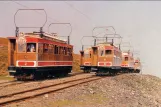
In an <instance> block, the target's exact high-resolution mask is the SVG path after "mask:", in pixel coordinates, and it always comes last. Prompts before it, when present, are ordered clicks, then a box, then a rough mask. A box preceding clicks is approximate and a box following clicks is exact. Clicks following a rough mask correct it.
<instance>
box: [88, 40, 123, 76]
mask: <svg viewBox="0 0 161 107" xmlns="http://www.w3.org/2000/svg"><path fill="white" fill-rule="evenodd" d="M93 49H94V51H95V52H94V54H95V60H93V61H94V62H93V63H95V66H92V68H91V69H92V70H94V71H96V75H115V74H117V73H118V72H119V71H120V70H121V61H122V56H121V51H120V49H119V48H118V47H116V46H114V45H113V43H111V44H110V43H101V44H98V45H97V46H96V47H93Z"/></svg>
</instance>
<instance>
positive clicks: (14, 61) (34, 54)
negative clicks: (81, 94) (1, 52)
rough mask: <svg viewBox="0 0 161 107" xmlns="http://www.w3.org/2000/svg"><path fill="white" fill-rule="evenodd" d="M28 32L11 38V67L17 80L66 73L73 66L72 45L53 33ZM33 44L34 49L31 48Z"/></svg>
mask: <svg viewBox="0 0 161 107" xmlns="http://www.w3.org/2000/svg"><path fill="white" fill-rule="evenodd" d="M41 36H42V35H41V34H35V33H30V34H29V33H28V34H27V33H26V34H23V35H22V36H19V37H8V39H9V42H8V47H9V48H8V58H9V60H8V65H9V67H8V70H9V72H10V74H13V75H14V76H15V77H16V78H17V79H22V78H29V79H34V78H43V77H48V76H58V75H61V74H64V75H67V74H68V73H69V72H71V69H72V61H73V57H72V53H73V46H72V45H69V44H67V42H66V41H64V40H61V39H59V38H57V37H56V36H53V35H50V34H46V33H44V34H43V37H41ZM31 45H32V46H34V47H35V50H34V51H31V49H30V50H29V49H28V47H31Z"/></svg>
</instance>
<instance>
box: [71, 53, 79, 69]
mask: <svg viewBox="0 0 161 107" xmlns="http://www.w3.org/2000/svg"><path fill="white" fill-rule="evenodd" d="M79 65H80V55H79V54H73V69H72V71H73V72H79V71H80V66H79Z"/></svg>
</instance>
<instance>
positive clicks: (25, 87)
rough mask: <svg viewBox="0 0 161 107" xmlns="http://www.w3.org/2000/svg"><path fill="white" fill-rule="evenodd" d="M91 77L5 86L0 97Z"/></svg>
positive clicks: (81, 76) (75, 77)
mask: <svg viewBox="0 0 161 107" xmlns="http://www.w3.org/2000/svg"><path fill="white" fill-rule="evenodd" d="M91 75H94V74H80V75H74V76H69V77H65V78H60V79H51V80H43V81H35V82H34V81H33V82H32V81H31V82H30V81H29V82H28V83H22V84H17V85H13V86H7V87H0V96H2V95H6V94H10V93H14V92H19V91H24V90H28V89H34V88H38V87H42V86H47V85H52V84H56V83H61V82H65V81H69V80H73V79H79V78H84V77H89V76H91ZM3 85H4V84H3ZM0 86H1V84H0Z"/></svg>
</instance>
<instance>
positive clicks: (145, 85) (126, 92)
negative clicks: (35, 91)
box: [4, 74, 161, 107]
mask: <svg viewBox="0 0 161 107" xmlns="http://www.w3.org/2000/svg"><path fill="white" fill-rule="evenodd" d="M160 90H161V79H160V78H158V77H155V76H151V75H141V74H123V75H118V76H115V77H106V78H103V79H101V80H97V81H93V82H89V83H86V84H81V85H78V86H75V87H71V88H68V89H65V90H62V91H58V92H56V93H51V94H45V95H43V96H40V97H36V98H33V99H30V100H26V101H22V102H19V103H13V104H10V105H7V106H4V107H161V91H160Z"/></svg>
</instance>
